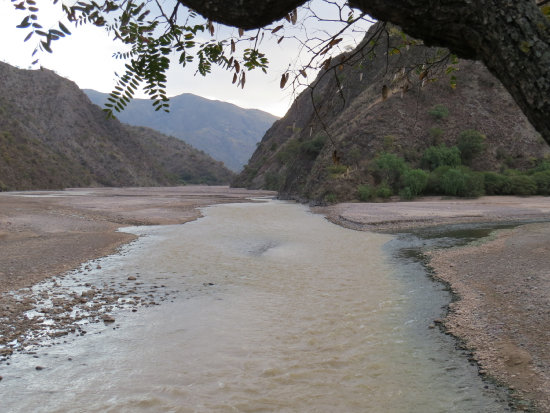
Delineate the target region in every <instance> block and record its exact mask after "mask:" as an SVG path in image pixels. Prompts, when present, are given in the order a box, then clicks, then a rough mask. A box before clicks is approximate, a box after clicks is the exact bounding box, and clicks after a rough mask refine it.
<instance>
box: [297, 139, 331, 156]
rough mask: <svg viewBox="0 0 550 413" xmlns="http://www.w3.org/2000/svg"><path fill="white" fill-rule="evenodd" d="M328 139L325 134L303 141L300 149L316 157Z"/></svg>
mask: <svg viewBox="0 0 550 413" xmlns="http://www.w3.org/2000/svg"><path fill="white" fill-rule="evenodd" d="M326 140H327V138H326V137H325V136H322V135H320V136H317V137H316V138H314V139H311V140H309V141H306V142H304V143H302V144H301V146H300V150H301V151H302V153H304V154H306V155H307V156H309V157H310V158H313V159H315V158H317V155H319V153H320V152H321V150H322V149H323V147H324V146H325V142H326Z"/></svg>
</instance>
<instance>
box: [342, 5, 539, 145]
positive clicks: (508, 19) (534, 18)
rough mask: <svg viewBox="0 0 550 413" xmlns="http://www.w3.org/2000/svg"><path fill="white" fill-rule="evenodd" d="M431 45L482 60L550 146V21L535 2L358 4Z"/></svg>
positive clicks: (372, 14)
mask: <svg viewBox="0 0 550 413" xmlns="http://www.w3.org/2000/svg"><path fill="white" fill-rule="evenodd" d="M350 3H351V5H352V6H353V7H357V8H359V9H361V10H363V11H364V12H366V13H368V14H369V15H371V16H372V17H374V18H376V19H379V20H382V21H389V22H392V23H394V24H397V25H399V26H401V28H402V29H403V30H404V31H406V32H407V33H408V34H409V35H411V36H413V37H416V38H418V39H423V40H424V42H425V43H426V44H427V45H429V46H434V45H437V46H443V47H447V48H448V49H450V50H451V51H452V52H454V53H455V54H457V55H458V56H460V57H463V58H467V59H476V60H481V61H482V62H483V63H485V65H486V66H487V68H488V69H489V70H490V71H491V72H492V73H493V74H494V75H495V76H496V77H497V78H498V79H499V80H500V81H501V82H502V84H503V85H504V87H506V89H507V90H508V91H509V92H510V94H511V95H512V97H513V98H514V99H515V101H516V103H517V104H518V106H519V107H520V108H521V110H522V111H523V113H525V115H526V116H527V118H528V119H529V120H530V121H531V123H532V124H533V126H534V127H535V128H536V129H537V130H538V131H539V132H540V134H541V135H542V136H543V138H544V139H545V140H546V142H548V143H549V144H550V21H549V20H548V19H547V18H546V17H545V16H544V15H543V14H542V13H541V12H540V10H539V9H538V7H537V6H536V4H535V2H533V1H532V0H460V1H457V0H441V1H438V2H435V1H425V0H352V1H351V2H350Z"/></svg>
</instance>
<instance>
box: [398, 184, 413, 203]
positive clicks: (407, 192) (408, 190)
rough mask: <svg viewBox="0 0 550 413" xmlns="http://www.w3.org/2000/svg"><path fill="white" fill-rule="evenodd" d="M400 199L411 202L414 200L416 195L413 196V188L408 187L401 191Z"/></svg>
mask: <svg viewBox="0 0 550 413" xmlns="http://www.w3.org/2000/svg"><path fill="white" fill-rule="evenodd" d="M399 198H401V199H406V200H410V199H414V198H415V195H413V193H412V191H411V188H409V187H406V188H403V189H401V191H399Z"/></svg>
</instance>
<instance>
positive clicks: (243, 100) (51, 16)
mask: <svg viewBox="0 0 550 413" xmlns="http://www.w3.org/2000/svg"><path fill="white" fill-rule="evenodd" d="M38 3H39V6H40V9H41V10H40V14H39V16H40V21H41V22H45V23H47V24H51V26H50V27H52V28H53V27H55V28H56V26H57V25H56V24H55V22H56V21H57V20H58V19H59V17H58V16H59V14H58V11H57V10H56V9H53V8H52V7H49V5H50V3H51V1H49V0H48V1H46V0H40V1H39V2H38ZM318 7H320V8H321V10H323V8H325V7H329V6H327V5H324V4H322V3H319V6H318ZM326 13H329V14H330V13H333V9H327V10H326ZM25 15H26V14H25V13H24V12H21V11H17V10H14V7H13V3H12V2H11V1H10V0H0V39H2V40H1V41H0V60H2V61H4V62H6V63H9V64H11V65H14V66H18V67H20V68H23V69H26V68H31V63H32V61H33V60H34V59H35V58H36V57H32V52H33V50H34V47H35V46H36V41H34V40H33V38H31V39H30V40H29V41H28V42H26V43H25V42H23V40H24V38H25V36H26V35H27V34H28V29H17V28H16V27H15V26H16V25H17V24H19V22H20V21H21V20H22V19H23V18H24V17H25ZM43 25H44V27H46V28H48V26H46V24H44V23H43ZM67 26H68V27H69V29H70V30H71V32H72V35H71V36H68V37H66V38H64V39H60V40H58V41H55V42H53V49H54V50H53V54H49V53H40V55H39V57H40V65H41V66H43V67H46V68H48V69H52V70H54V71H55V72H56V73H58V74H59V75H61V76H63V77H65V78H68V79H70V80H72V81H74V82H75V83H76V84H77V85H78V86H79V87H80V88H81V89H95V90H98V91H100V92H105V93H108V92H110V91H111V90H112V89H113V87H114V85H115V83H116V80H115V79H116V78H115V75H114V73H115V71H117V70H118V71H119V72H120V73H122V72H123V71H124V70H123V65H124V63H123V62H122V61H118V60H115V59H114V58H113V57H112V56H113V53H115V52H117V51H120V50H122V47H123V46H121V45H120V44H118V43H116V42H114V41H113V40H112V39H110V38H109V37H108V35H107V33H106V32H105V30H104V29H101V28H97V27H94V26H91V25H87V26H80V27H78V28H77V29H75V28H74V27H73V26H69V25H68V24H67ZM325 28H326V27H325ZM216 30H217V31H216V33H217V35H218V36H222V37H223V35H224V34H227V33H229V31H231V30H235V29H232V28H225V27H221V26H218V25H217V26H216ZM328 30H330V29H328ZM361 38H362V34H361V33H357V34H356V35H354V36H352V37H350V38H348V39H346V41H345V42H342V47H344V46H345V44H346V42H347V44H351V45H354V44H355V43H356V42H357V41H359V40H360V39H361ZM298 48H299V45H298V43H297V42H294V41H292V40H291V39H285V40H284V41H283V42H282V43H281V44H280V45H278V44H277V43H276V41H274V40H273V41H270V40H267V41H264V45H263V46H262V48H261V50H262V51H265V52H267V53H266V54H267V57H268V58H269V60H270V67H269V70H268V74H264V73H263V72H261V71H259V70H254V71H252V72H248V73H247V81H246V85H245V88H244V90H243V89H241V88H237V87H236V86H235V85H232V84H231V79H232V74H231V73H230V72H228V71H225V70H222V69H219V68H214V69H213V73H212V74H210V75H209V76H207V77H203V76H201V75H196V76H195V70H196V68H194V67H189V68H185V69H184V68H182V67H181V66H178V65H172V66H173V67H172V69H170V72H169V74H168V82H167V91H168V95H169V96H175V95H179V94H181V93H193V94H196V95H199V96H203V97H205V98H208V99H217V100H222V101H226V102H230V103H234V104H236V105H238V106H241V107H244V108H256V109H261V110H264V111H267V112H270V113H273V114H274V115H277V116H283V115H284V114H285V112H286V111H287V110H288V108H289V107H290V105H291V103H292V100H293V93H292V91H291V90H281V89H280V88H279V81H280V77H281V74H282V73H284V71H285V69H286V68H287V67H288V65H289V63H291V62H292V58H293V57H295V56H297V55H298V54H299V53H298V50H299V49H298ZM313 77H314V75H310V76H309V77H308V80H310V81H311V80H313ZM137 97H140V96H137Z"/></svg>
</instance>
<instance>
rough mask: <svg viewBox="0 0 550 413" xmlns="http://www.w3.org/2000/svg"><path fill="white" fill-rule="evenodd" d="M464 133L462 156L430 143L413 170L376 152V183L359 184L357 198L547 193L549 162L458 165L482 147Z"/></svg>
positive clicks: (478, 139)
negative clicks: (483, 167)
mask: <svg viewBox="0 0 550 413" xmlns="http://www.w3.org/2000/svg"><path fill="white" fill-rule="evenodd" d="M467 132H468V133H467V134H464V136H465V138H464V142H461V143H462V145H461V146H463V148H464V151H465V152H466V155H462V154H461V151H460V150H459V149H458V147H457V146H453V147H447V146H445V145H438V146H430V147H429V148H427V149H426V150H425V151H424V154H423V156H422V159H421V161H420V164H421V166H422V168H423V169H413V168H412V167H411V165H410V164H409V163H407V162H406V161H405V160H404V159H403V158H401V157H399V156H397V155H395V154H392V153H387V152H383V153H381V154H379V155H378V156H377V157H376V158H375V159H374V161H373V169H372V173H373V176H374V178H375V181H376V182H377V185H376V186H375V187H373V186H371V185H367V184H363V185H359V186H358V188H357V195H358V198H359V200H360V201H363V202H367V201H372V200H373V199H375V198H377V197H378V198H382V199H386V198H389V197H391V196H392V195H399V197H400V198H401V199H406V200H410V199H414V198H416V197H417V196H420V195H446V196H458V197H479V196H482V195H519V196H528V195H550V161H547V160H544V161H541V162H539V163H538V164H537V165H536V166H535V167H533V168H532V169H529V170H527V171H519V170H517V169H505V170H502V171H501V172H478V171H474V170H472V169H471V168H469V167H468V166H465V165H461V163H462V162H461V160H467V161H470V160H471V159H472V158H473V157H475V156H476V155H478V154H480V153H481V152H482V151H483V150H484V142H483V141H484V137H483V135H481V134H479V133H477V132H476V133H474V132H475V131H467ZM466 135H467V136H466Z"/></svg>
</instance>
